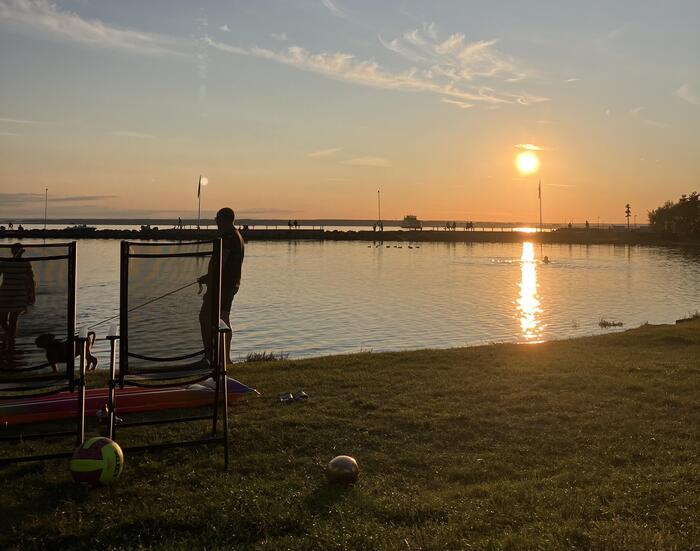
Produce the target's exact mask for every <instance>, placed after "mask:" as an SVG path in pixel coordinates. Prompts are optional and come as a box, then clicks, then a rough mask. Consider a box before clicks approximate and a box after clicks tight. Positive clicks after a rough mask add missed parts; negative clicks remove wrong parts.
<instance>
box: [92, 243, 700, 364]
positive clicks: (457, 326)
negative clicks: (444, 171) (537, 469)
mask: <svg viewBox="0 0 700 551" xmlns="http://www.w3.org/2000/svg"><path fill="white" fill-rule="evenodd" d="M411 247H412V248H411ZM544 255H547V256H548V257H549V258H550V259H551V262H550V263H548V264H545V263H543V262H542V260H541V259H542V258H543V256H544ZM118 268H119V242H118V241H111V240H82V241H79V243H78V287H79V293H78V312H79V320H78V326H79V327H80V326H84V325H92V324H95V323H97V322H99V321H101V320H103V319H105V318H108V317H110V316H115V315H117V313H118V303H119V270H118ZM196 290H197V289H196V286H195V287H190V288H188V289H186V290H184V291H182V293H186V294H196ZM699 290H700V250H698V249H695V250H692V249H691V250H687V249H665V248H651V247H621V246H618V247H616V246H612V245H594V246H582V245H572V246H568V245H545V246H544V248H543V249H540V246H539V245H533V244H531V243H528V242H526V243H522V244H484V243H479V244H462V243H457V244H452V243H450V244H444V243H432V244H431V243H425V244H421V245H420V246H419V247H417V246H416V245H412V246H410V247H409V245H408V244H406V243H403V244H402V246H401V248H399V247H398V244H395V243H391V244H384V245H381V246H374V245H371V246H368V243H362V242H259V241H254V242H250V243H248V244H247V248H246V260H245V264H244V268H243V281H242V284H241V290H240V292H239V294H238V295H237V296H236V300H235V302H234V307H233V312H232V321H233V326H234V330H235V334H234V355H235V356H237V357H240V356H245V355H246V354H247V353H248V352H252V351H263V350H266V351H275V352H279V351H282V352H288V353H289V354H290V356H291V357H301V356H317V355H323V354H335V353H343V352H357V351H360V350H374V351H380V350H405V349H416V348H433V347H435V348H442V347H453V346H464V345H470V344H478V343H486V342H494V341H513V342H538V341H542V340H550V339H557V338H564V337H571V336H577V335H588V334H595V333H599V332H602V331H604V330H603V329H601V328H600V327H599V321H600V319H601V318H605V319H609V320H620V321H623V322H624V324H625V326H626V327H627V326H635V325H639V324H641V323H644V322H647V321H648V322H650V323H669V322H673V321H674V320H675V319H677V318H679V317H681V316H684V315H687V314H688V313H689V312H694V311H696V310H698V309H700V293H699V292H698V291H699ZM185 299H187V300H191V299H192V297H183V300H185ZM193 315H194V316H196V315H197V312H193ZM164 323H165V322H164ZM169 323H172V320H169ZM108 326H109V324H104V325H101V326H100V327H99V330H98V335H99V336H104V334H105V333H106V331H107V328H108ZM159 329H162V328H159V327H158V326H157V324H156V325H154V327H153V328H152V330H153V331H154V338H164V339H167V335H163V334H162V332H161V333H159ZM96 351H97V355H98V357H99V358H100V360H101V363H102V365H103V366H104V365H106V363H107V354H106V343H105V342H104V341H102V342H100V343H98V345H97V347H96Z"/></svg>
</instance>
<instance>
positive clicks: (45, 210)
mask: <svg viewBox="0 0 700 551" xmlns="http://www.w3.org/2000/svg"><path fill="white" fill-rule="evenodd" d="M48 208H49V188H46V191H45V195H44V229H46V213H47V211H48Z"/></svg>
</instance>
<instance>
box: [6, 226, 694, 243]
mask: <svg viewBox="0 0 700 551" xmlns="http://www.w3.org/2000/svg"><path fill="white" fill-rule="evenodd" d="M240 231H241V233H242V234H243V237H244V238H245V239H246V240H247V241H369V242H378V241H387V242H404V243H424V242H439V243H520V242H523V241H534V242H536V243H563V244H567V243H570V244H580V245H592V244H619V245H699V244H700V243H697V242H694V243H693V242H690V243H689V242H680V241H677V240H675V239H673V237H672V236H663V235H660V234H656V233H652V232H648V231H645V232H641V231H620V230H605V229H588V230H585V229H567V228H562V229H558V230H553V231H545V232H541V233H540V232H523V231H516V230H512V229H508V228H505V229H502V230H500V231H499V230H495V231H488V230H486V231H467V230H456V231H446V230H427V229H426V230H398V229H397V230H393V229H392V230H385V231H383V232H382V231H372V230H364V229H359V230H353V229H347V230H324V229H322V228H312V229H306V228H298V229H287V228H282V229H280V228H275V229H272V228H265V229H262V228H249V227H248V228H246V227H243V228H240ZM216 235H217V232H216V230H214V229H199V230H197V229H172V228H164V229H159V228H154V227H145V228H142V229H141V230H136V229H123V230H120V229H94V228H65V229H46V230H44V229H23V230H17V229H12V230H7V229H5V230H0V239H2V238H5V239H15V240H18V241H19V240H22V239H119V240H139V239H145V240H162V241H186V240H196V239H210V238H213V237H216Z"/></svg>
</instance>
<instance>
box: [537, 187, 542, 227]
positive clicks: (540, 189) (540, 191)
mask: <svg viewBox="0 0 700 551" xmlns="http://www.w3.org/2000/svg"><path fill="white" fill-rule="evenodd" d="M537 189H538V194H539V196H540V233H542V179H540V184H539V187H538V188H537Z"/></svg>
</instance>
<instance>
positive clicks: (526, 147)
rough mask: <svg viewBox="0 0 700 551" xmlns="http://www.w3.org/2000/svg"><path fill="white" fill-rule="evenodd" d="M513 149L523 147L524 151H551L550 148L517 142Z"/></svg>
mask: <svg viewBox="0 0 700 551" xmlns="http://www.w3.org/2000/svg"><path fill="white" fill-rule="evenodd" d="M514 147H515V149H523V150H525V151H551V148H549V147H545V146H542V145H535V144H532V143H517V144H515V146H514Z"/></svg>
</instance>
